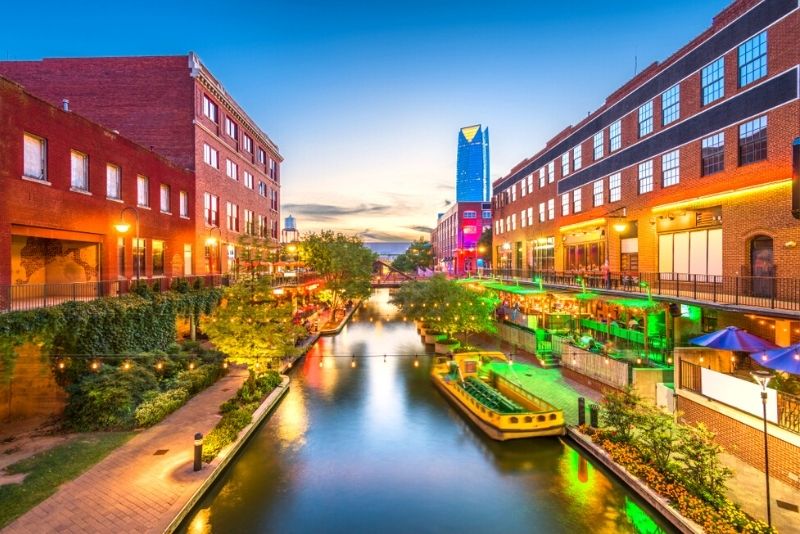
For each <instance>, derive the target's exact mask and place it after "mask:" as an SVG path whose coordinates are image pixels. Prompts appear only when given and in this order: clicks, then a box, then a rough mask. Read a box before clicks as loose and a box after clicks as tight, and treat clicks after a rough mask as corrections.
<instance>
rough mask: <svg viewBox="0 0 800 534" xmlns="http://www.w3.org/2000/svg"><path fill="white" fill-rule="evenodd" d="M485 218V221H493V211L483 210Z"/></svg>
mask: <svg viewBox="0 0 800 534" xmlns="http://www.w3.org/2000/svg"><path fill="white" fill-rule="evenodd" d="M482 215H483V218H484V219H491V218H492V210H483V213H482Z"/></svg>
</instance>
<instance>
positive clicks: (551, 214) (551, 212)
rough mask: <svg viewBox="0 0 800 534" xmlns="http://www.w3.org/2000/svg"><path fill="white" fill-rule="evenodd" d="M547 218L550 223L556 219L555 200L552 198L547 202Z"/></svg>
mask: <svg viewBox="0 0 800 534" xmlns="http://www.w3.org/2000/svg"><path fill="white" fill-rule="evenodd" d="M547 218H548V219H549V220H551V221H552V220H553V219H555V218H556V199H554V198H551V199H550V200H548V201H547Z"/></svg>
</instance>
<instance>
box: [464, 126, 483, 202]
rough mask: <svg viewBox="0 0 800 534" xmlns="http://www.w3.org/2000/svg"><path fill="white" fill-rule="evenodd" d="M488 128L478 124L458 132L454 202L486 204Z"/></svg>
mask: <svg viewBox="0 0 800 534" xmlns="http://www.w3.org/2000/svg"><path fill="white" fill-rule="evenodd" d="M489 196H490V191H489V128H488V127H486V128H481V125H480V124H476V125H474V126H466V127H464V128H461V130H460V131H459V132H458V160H457V162H456V202H488V201H489Z"/></svg>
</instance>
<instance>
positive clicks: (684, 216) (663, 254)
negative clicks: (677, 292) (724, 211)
mask: <svg viewBox="0 0 800 534" xmlns="http://www.w3.org/2000/svg"><path fill="white" fill-rule="evenodd" d="M656 230H657V232H658V271H659V272H660V273H662V278H664V277H665V273H669V275H668V276H667V277H671V276H673V275H676V276H677V277H678V278H680V279H688V278H689V277H690V276H691V275H696V276H698V277H699V279H701V280H702V279H704V278H705V277H712V276H721V275H722V217H721V208H719V207H715V208H709V209H706V210H702V211H686V212H681V213H674V214H673V213H668V214H667V215H661V216H659V218H658V219H657V221H656Z"/></svg>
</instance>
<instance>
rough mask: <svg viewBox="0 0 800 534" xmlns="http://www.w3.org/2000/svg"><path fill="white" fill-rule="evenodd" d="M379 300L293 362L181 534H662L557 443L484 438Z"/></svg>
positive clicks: (641, 509) (408, 331)
mask: <svg viewBox="0 0 800 534" xmlns="http://www.w3.org/2000/svg"><path fill="white" fill-rule="evenodd" d="M388 300H389V292H388V290H378V291H376V292H375V293H374V294H373V296H372V298H371V299H370V300H369V301H368V302H366V303H365V305H364V306H363V307H362V308H361V309H360V310H359V311H358V312H356V314H355V315H354V317H353V321H352V322H351V323H350V324H349V325H348V326H347V327H346V328H345V329H344V330H343V331H342V333H341V334H339V335H338V336H336V337H333V338H321V339H320V341H319V342H318V344H317V345H316V346H315V347H314V348H313V349H312V351H311V352H310V353H309V354H308V355H307V356H306V357H305V358H304V359H303V360H300V361H299V362H298V363H297V364H296V365H295V368H294V369H292V370H291V377H292V383H291V389H290V391H289V393H288V394H287V396H286V397H285V398H284V399H283V401H282V402H281V404H280V405H279V406H278V408H277V409H276V410H275V412H274V413H273V414H272V416H271V417H270V418H269V419H268V420H267V421H266V422H265V423H264V424H263V425H262V427H261V428H260V429H259V430H258V432H257V433H256V434H255V435H254V436H253V437H252V439H251V441H250V442H249V443H248V444H247V445H246V447H245V448H244V450H243V451H242V452H241V454H240V455H239V456H238V457H237V459H236V460H235V461H234V462H233V464H232V465H231V466H230V468H229V469H228V470H227V472H226V473H225V474H224V475H223V476H222V477H221V478H220V480H219V481H218V483H217V484H216V485H215V487H214V488H213V489H212V491H211V492H210V493H209V494H208V495H207V496H206V497H205V499H204V500H202V501H201V502H200V504H199V505H198V507H197V508H196V509H195V511H194V512H193V515H192V516H191V517H190V518H189V520H188V522H187V523H186V527H185V528H186V531H188V532H191V533H209V532H213V533H226V534H227V533H240V532H241V533H339V532H342V533H362V532H364V533H369V532H378V533H380V534H390V533H402V534H416V533H425V532H441V533H451V532H452V533H456V532H459V533H473V532H475V533H482V532H486V533H496V532H497V533H525V532H542V533H560V532H564V533H571V534H577V533H585V532H586V533H588V532H591V533H609V534H610V533H617V532H639V533H647V534H650V533H658V532H672V531H671V530H670V529H669V528H668V527H667V526H665V525H664V524H663V523H662V522H661V521H660V519H657V518H656V517H657V516H656V514H655V513H654V512H652V511H651V510H650V509H649V508H647V507H646V506H645V505H643V504H642V503H641V502H639V501H638V500H637V499H636V498H634V497H633V496H632V494H631V493H630V492H628V491H627V490H626V489H625V488H623V487H622V486H620V484H618V483H617V482H616V481H615V480H614V479H612V478H610V476H609V475H607V474H606V473H604V472H603V471H601V470H599V469H597V468H595V467H594V466H593V465H592V464H591V462H589V461H587V459H586V458H585V457H584V456H582V455H581V454H580V453H579V452H577V451H576V450H575V449H574V448H573V447H572V446H570V445H569V444H568V443H567V442H565V441H563V440H561V439H557V438H545V439H535V440H517V441H511V442H504V443H499V442H495V441H492V440H490V439H488V438H486V437H485V436H484V435H483V434H482V433H481V432H480V431H479V430H478V429H477V428H475V427H473V426H472V425H471V424H469V423H468V422H467V421H466V419H465V418H464V416H463V415H462V414H461V413H459V412H458V411H456V410H455V409H454V407H453V406H452V405H450V404H449V403H448V402H447V401H446V400H445V399H444V398H443V397H442V396H441V394H440V393H439V392H438V390H436V389H435V388H434V387H433V385H432V384H431V381H430V379H429V377H428V373H429V371H430V356H429V355H424V354H425V347H424V345H422V344H421V342H420V338H419V336H418V335H417V333H416V329H415V327H414V325H413V323H410V322H404V321H403V320H402V317H401V316H398V314H397V310H396V309H395V308H394V307H393V306H392V305H391V304H389V302H388ZM384 354H386V355H387V356H386V357H385V358H384V357H383V355H384ZM398 354H407V355H412V356H397V355H398ZM413 354H422V355H423V356H419V357H417V358H415V357H414V356H413ZM352 355H355V367H352V365H353V358H352ZM415 361H417V362H418V365H415V364H414V362H415ZM320 362H322V365H320Z"/></svg>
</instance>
